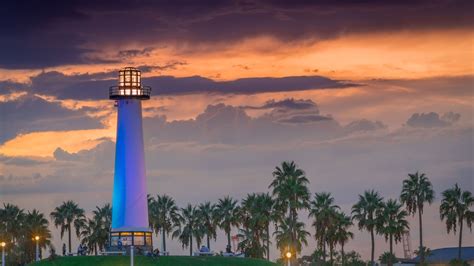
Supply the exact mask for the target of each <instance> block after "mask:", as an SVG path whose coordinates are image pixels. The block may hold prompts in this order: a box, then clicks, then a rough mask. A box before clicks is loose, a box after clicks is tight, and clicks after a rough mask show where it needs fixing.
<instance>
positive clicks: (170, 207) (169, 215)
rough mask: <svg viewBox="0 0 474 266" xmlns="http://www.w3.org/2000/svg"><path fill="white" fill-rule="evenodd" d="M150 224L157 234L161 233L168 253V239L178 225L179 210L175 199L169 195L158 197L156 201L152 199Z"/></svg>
mask: <svg viewBox="0 0 474 266" xmlns="http://www.w3.org/2000/svg"><path fill="white" fill-rule="evenodd" d="M150 204H151V209H150V211H149V212H150V213H151V217H152V218H151V219H150V223H151V224H152V228H153V229H154V230H155V232H156V234H158V232H161V239H162V243H163V251H165V252H166V237H167V236H168V234H169V233H170V232H171V231H172V230H173V229H174V228H175V227H176V226H177V225H178V223H179V221H178V219H179V217H178V216H179V215H178V212H179V209H178V207H177V206H176V203H175V201H174V199H173V198H172V197H170V196H168V195H163V196H160V195H157V196H156V200H155V199H154V198H151V203H150Z"/></svg>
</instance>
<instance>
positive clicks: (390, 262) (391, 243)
mask: <svg viewBox="0 0 474 266" xmlns="http://www.w3.org/2000/svg"><path fill="white" fill-rule="evenodd" d="M392 255H393V235H392V234H390V260H389V261H388V266H392V265H393V261H392Z"/></svg>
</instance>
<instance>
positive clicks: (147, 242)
mask: <svg viewBox="0 0 474 266" xmlns="http://www.w3.org/2000/svg"><path fill="white" fill-rule="evenodd" d="M131 246H133V247H134V250H135V254H139V255H146V254H147V253H148V252H152V251H153V240H152V231H151V230H150V229H148V228H146V229H145V228H138V229H135V228H128V230H127V229H126V228H123V230H122V229H112V231H111V232H110V239H109V247H108V251H125V252H126V253H127V254H128V253H129V252H130V247H131Z"/></svg>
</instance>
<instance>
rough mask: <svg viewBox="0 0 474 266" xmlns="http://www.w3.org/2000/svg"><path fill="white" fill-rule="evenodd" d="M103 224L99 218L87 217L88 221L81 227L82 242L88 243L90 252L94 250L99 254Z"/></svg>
mask: <svg viewBox="0 0 474 266" xmlns="http://www.w3.org/2000/svg"><path fill="white" fill-rule="evenodd" d="M100 234H101V225H100V222H99V220H96V219H87V222H86V223H85V224H84V226H83V227H82V229H81V232H80V235H81V236H82V240H81V244H83V245H86V246H87V249H88V250H89V253H92V252H94V254H95V255H97V246H98V245H99V242H100Z"/></svg>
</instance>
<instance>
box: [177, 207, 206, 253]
mask: <svg viewBox="0 0 474 266" xmlns="http://www.w3.org/2000/svg"><path fill="white" fill-rule="evenodd" d="M198 219H199V217H198V212H197V209H196V207H194V206H192V205H191V204H188V205H187V206H186V208H181V214H179V216H178V221H179V226H178V229H176V230H175V231H174V232H173V234H172V238H175V237H176V238H178V240H179V241H180V242H181V244H182V247H183V248H185V247H188V246H189V256H192V255H193V237H195V238H197V239H196V241H197V242H199V241H200V240H199V238H200V236H201V233H200V232H199V226H198Z"/></svg>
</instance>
